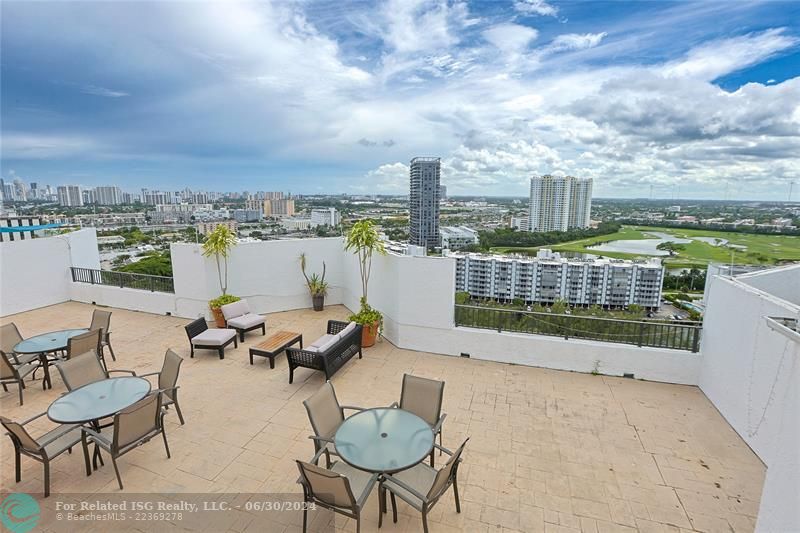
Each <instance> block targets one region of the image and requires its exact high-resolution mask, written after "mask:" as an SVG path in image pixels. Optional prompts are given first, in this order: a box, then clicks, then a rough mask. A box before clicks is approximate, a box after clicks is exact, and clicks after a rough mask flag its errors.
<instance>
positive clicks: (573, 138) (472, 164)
mask: <svg viewBox="0 0 800 533" xmlns="http://www.w3.org/2000/svg"><path fill="white" fill-rule="evenodd" d="M188 6H189V4H186V3H182V2H177V3H175V2H147V3H98V2H90V3H85V4H81V3H74V2H69V3H62V2H56V3H52V4H50V5H47V6H46V8H43V5H42V2H36V3H24V2H13V1H11V2H4V4H3V15H4V16H3V19H2V48H3V62H2V66H1V68H2V93H3V99H2V115H3V131H2V136H3V143H2V153H1V158H0V166H1V167H2V176H3V177H4V178H6V179H10V178H12V177H15V176H18V177H20V178H22V179H23V180H26V181H37V182H44V183H48V182H49V183H54V182H59V183H64V184H66V183H69V184H72V183H76V184H82V185H86V186H97V185H106V184H109V183H115V184H117V185H119V186H120V187H122V188H123V189H128V188H131V186H130V185H129V184H130V183H135V184H136V187H137V188H141V187H147V188H165V187H167V188H173V189H180V188H183V187H185V186H189V187H192V188H198V189H217V188H222V187H220V184H223V183H224V184H225V188H229V189H239V190H253V189H266V190H292V191H295V192H297V193H304V194H312V193H322V192H330V191H335V192H341V193H348V194H358V193H389V194H397V193H401V192H402V191H403V190H404V189H406V186H407V185H406V179H407V176H408V161H409V159H410V158H411V157H413V156H416V155H427V154H436V155H438V156H441V157H442V184H443V185H445V186H447V187H448V190H449V193H450V194H451V195H466V194H469V195H487V196H524V195H525V191H526V184H527V180H528V179H529V177H530V176H531V175H534V174H539V175H541V174H547V173H550V174H558V173H564V174H569V175H575V176H586V177H592V178H594V180H595V193H596V195H597V196H598V197H650V196H652V197H655V198H667V197H671V196H680V197H685V198H719V199H722V198H730V199H761V200H785V199H787V198H788V191H789V187H790V182H792V181H797V182H798V183H800V179H798V178H799V177H800V156H799V155H798V154H800V109H799V108H798V106H797V102H798V101H800V78H798V70H800V69H799V68H798V65H800V51H799V49H798V46H799V45H800V25H798V23H797V22H796V21H798V20H800V4H797V3H791V2H767V3H757V2H752V3H751V2H735V3H723V2H714V3H666V2H625V3H619V2H611V3H579V2H575V3H572V2H570V3H565V2H548V1H545V0H516V1H511V0H509V1H508V2H460V1H429V2H401V1H399V0H397V1H395V0H393V1H391V2H387V3H347V4H338V3H333V2H329V1H317V2H308V3H306V2H304V3H285V2H281V3H277V4H270V3H265V2H259V3H251V2H244V1H242V2H228V3H225V4H224V6H223V4H220V3H192V4H191V8H189V7H188ZM651 187H652V190H651ZM675 191H680V193H679V194H676V193H675Z"/></svg>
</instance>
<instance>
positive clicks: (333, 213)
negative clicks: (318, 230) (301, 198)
mask: <svg viewBox="0 0 800 533" xmlns="http://www.w3.org/2000/svg"><path fill="white" fill-rule="evenodd" d="M341 222H342V217H341V215H340V214H339V211H338V210H337V209H336V208H335V207H328V208H324V209H323V208H319V209H312V210H311V223H312V224H313V225H314V226H330V227H332V228H335V227H336V226H338V225H339V224H341Z"/></svg>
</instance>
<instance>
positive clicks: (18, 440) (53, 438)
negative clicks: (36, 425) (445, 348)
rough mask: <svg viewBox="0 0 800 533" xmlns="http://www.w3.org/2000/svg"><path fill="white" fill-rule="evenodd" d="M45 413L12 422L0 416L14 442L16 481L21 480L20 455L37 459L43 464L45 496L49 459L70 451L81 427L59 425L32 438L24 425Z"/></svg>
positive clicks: (46, 492) (77, 439) (48, 477)
mask: <svg viewBox="0 0 800 533" xmlns="http://www.w3.org/2000/svg"><path fill="white" fill-rule="evenodd" d="M45 414H47V413H46V412H45V413H40V414H38V415H36V416H34V417H33V418H29V419H28V420H25V421H24V422H14V421H13V420H9V419H8V418H5V417H3V416H0V423H2V424H3V427H4V428H6V431H8V436H9V437H11V442H13V443H14V459H15V473H16V481H17V483H19V482H20V481H22V465H21V462H22V456H23V455H25V456H27V457H30V458H31V459H34V460H36V461H39V462H40V463H42V464H43V465H44V497H45V498H47V497H48V496H50V461H52V460H53V459H55V458H56V457H58V456H59V455H61V454H62V453H64V452H66V451H69V453H72V447H73V446H75V445H76V444H78V443H79V442H80V441H81V427H80V426H79V425H75V424H69V425H61V426H59V427H57V428H55V429H52V430H50V431H48V432H47V433H45V434H44V435H42V436H41V437H39V438H33V437H32V436H31V434H30V433H28V430H27V429H25V426H26V425H27V424H28V423H29V422H32V421H34V420H36V419H37V418H39V417H42V416H44V415H45Z"/></svg>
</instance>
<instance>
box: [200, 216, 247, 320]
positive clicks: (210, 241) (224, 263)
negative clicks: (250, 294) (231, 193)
mask: <svg viewBox="0 0 800 533" xmlns="http://www.w3.org/2000/svg"><path fill="white" fill-rule="evenodd" d="M234 246H236V235H234V234H233V232H232V231H231V230H230V229H228V227H227V226H217V227H216V228H214V231H212V232H211V233H209V234H208V235H207V236H206V240H205V242H204V243H203V255H204V256H205V257H212V256H213V257H214V259H215V260H216V262H217V276H218V277H219V288H220V290H221V291H222V295H221V296H219V297H217V298H214V299H213V300H210V301H209V302H208V307H209V308H210V309H211V314H212V315H214V321H215V322H216V324H217V327H220V328H224V327H225V317H224V316H223V315H222V309H221V308H222V306H223V305H226V304H229V303H233V302H236V301H238V300H240V298H239V297H238V296H233V295H231V294H228V254H230V251H231V249H232V248H233V247H234Z"/></svg>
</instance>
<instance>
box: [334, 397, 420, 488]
mask: <svg viewBox="0 0 800 533" xmlns="http://www.w3.org/2000/svg"><path fill="white" fill-rule="evenodd" d="M333 441H334V447H335V448H336V453H337V454H338V455H339V457H341V458H342V460H343V461H344V462H345V463H347V464H349V465H350V466H353V467H355V468H358V469H359V470H364V471H366V472H373V473H375V472H379V473H385V474H393V473H395V472H399V471H401V470H405V469H407V468H411V467H412V466H414V465H416V464H418V463H420V462H422V461H423V460H424V459H425V458H426V457H427V456H428V455H430V453H431V450H432V449H433V430H431V427H430V426H429V425H428V424H427V423H426V422H425V421H424V420H422V419H421V418H420V417H418V416H417V415H415V414H413V413H410V412H408V411H404V410H402V409H394V408H387V407H379V408H375V409H366V410H364V411H361V412H359V413H356V414H354V415H353V416H351V417H350V418H348V419H347V420H345V421H344V422H342V425H341V426H339V429H338V430H337V431H336V434H335V435H334V437H333Z"/></svg>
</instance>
